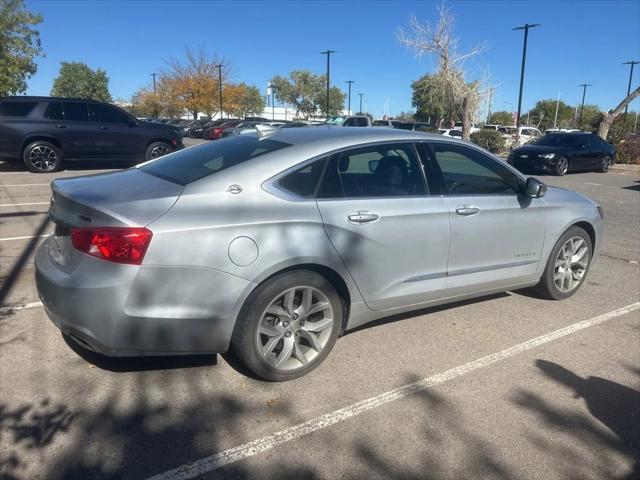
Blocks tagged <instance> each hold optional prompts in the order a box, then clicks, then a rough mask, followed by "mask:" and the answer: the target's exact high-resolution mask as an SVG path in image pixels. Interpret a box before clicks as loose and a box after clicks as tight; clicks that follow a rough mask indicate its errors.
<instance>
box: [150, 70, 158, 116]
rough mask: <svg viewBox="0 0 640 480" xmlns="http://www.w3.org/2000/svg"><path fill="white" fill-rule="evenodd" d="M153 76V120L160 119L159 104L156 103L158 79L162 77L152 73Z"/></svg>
mask: <svg viewBox="0 0 640 480" xmlns="http://www.w3.org/2000/svg"><path fill="white" fill-rule="evenodd" d="M151 76H152V77H153V95H154V99H153V103H154V109H153V118H158V109H157V107H156V105H157V102H156V98H155V95H156V77H158V76H160V74H159V73H152V74H151Z"/></svg>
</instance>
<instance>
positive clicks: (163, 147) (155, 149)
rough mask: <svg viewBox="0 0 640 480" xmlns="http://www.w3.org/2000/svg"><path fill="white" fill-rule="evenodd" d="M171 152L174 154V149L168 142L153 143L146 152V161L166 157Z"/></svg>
mask: <svg viewBox="0 0 640 480" xmlns="http://www.w3.org/2000/svg"><path fill="white" fill-rule="evenodd" d="M171 152H173V147H172V146H171V145H169V144H168V143H167V142H153V143H152V144H150V145H149V146H148V147H147V150H146V151H145V152H144V159H145V160H153V159H154V158H160V157H162V156H164V155H168V154H169V153H171Z"/></svg>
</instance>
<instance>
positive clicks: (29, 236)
mask: <svg viewBox="0 0 640 480" xmlns="http://www.w3.org/2000/svg"><path fill="white" fill-rule="evenodd" d="M49 235H50V234H46V235H25V236H24V237H5V238H0V242H11V241H13V240H28V239H29V238H44V237H48V236H49Z"/></svg>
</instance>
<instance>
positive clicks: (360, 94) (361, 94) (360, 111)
mask: <svg viewBox="0 0 640 480" xmlns="http://www.w3.org/2000/svg"><path fill="white" fill-rule="evenodd" d="M358 95H359V96H360V110H359V111H358V113H362V96H363V95H364V93H359V94H358Z"/></svg>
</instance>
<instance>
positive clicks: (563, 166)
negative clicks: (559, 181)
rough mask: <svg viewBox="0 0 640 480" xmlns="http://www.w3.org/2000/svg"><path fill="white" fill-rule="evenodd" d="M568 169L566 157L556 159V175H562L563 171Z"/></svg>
mask: <svg viewBox="0 0 640 480" xmlns="http://www.w3.org/2000/svg"><path fill="white" fill-rule="evenodd" d="M568 169H569V162H567V159H566V158H561V159H560V160H558V165H556V171H557V172H558V175H564V174H565V173H567V170H568Z"/></svg>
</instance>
